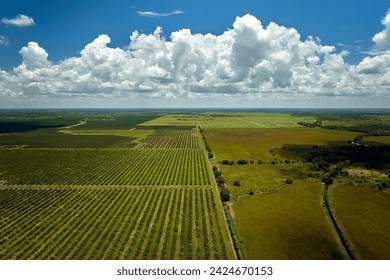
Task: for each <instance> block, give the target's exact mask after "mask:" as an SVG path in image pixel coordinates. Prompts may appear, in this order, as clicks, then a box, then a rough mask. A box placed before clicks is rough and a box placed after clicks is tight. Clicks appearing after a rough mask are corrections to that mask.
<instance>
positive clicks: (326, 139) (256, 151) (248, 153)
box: [205, 128, 358, 163]
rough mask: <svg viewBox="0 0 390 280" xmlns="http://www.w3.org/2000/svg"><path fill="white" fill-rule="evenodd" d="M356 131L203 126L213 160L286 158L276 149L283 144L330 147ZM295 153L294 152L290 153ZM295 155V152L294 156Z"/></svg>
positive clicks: (354, 135)
mask: <svg viewBox="0 0 390 280" xmlns="http://www.w3.org/2000/svg"><path fill="white" fill-rule="evenodd" d="M357 134H358V133H357V132H351V131H339V130H329V129H320V128H258V129H253V128H251V129H206V130H205V135H206V138H207V142H208V143H209V145H210V146H211V149H212V150H213V152H214V154H215V161H216V162H219V161H222V160H224V159H227V160H234V161H237V160H240V159H245V160H254V161H255V163H257V161H258V160H263V161H267V162H270V161H273V160H275V158H276V160H282V159H283V160H284V159H289V157H286V155H282V153H280V152H278V150H280V149H282V148H283V146H298V145H299V146H308V147H311V146H313V145H318V146H329V145H340V144H346V143H347V141H348V140H351V139H353V138H354V137H356V135H357ZM291 156H294V155H291ZM295 157H296V155H295Z"/></svg>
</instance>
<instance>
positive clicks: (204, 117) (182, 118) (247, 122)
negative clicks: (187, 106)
mask: <svg viewBox="0 0 390 280" xmlns="http://www.w3.org/2000/svg"><path fill="white" fill-rule="evenodd" d="M313 121H315V119H314V118H313V117H307V116H305V117H297V116H292V115H290V114H285V113H229V114H227V113H202V114H171V115H164V116H161V117H159V118H156V119H153V120H150V121H147V122H145V123H143V124H142V125H146V126H159V125H171V126H177V125H178V126H181V125H183V126H188V125H194V126H200V127H202V128H271V127H299V125H298V124H297V123H298V122H313Z"/></svg>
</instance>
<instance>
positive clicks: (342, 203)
mask: <svg viewBox="0 0 390 280" xmlns="http://www.w3.org/2000/svg"><path fill="white" fill-rule="evenodd" d="M330 194H331V202H332V209H334V214H335V216H336V219H337V220H338V221H339V223H340V226H341V227H342V229H343V230H344V232H345V234H346V236H347V238H348V240H349V242H350V246H351V249H352V250H353V251H354V253H355V254H356V255H357V256H358V257H359V258H360V259H365V260H370V259H373V260H375V259H386V260H388V259H390V216H389V215H388V213H390V203H389V202H390V193H389V192H383V191H382V192H380V191H378V190H376V189H372V188H370V187H368V186H367V184H364V183H361V182H360V180H356V179H355V180H354V179H353V178H352V179H349V180H345V179H344V180H340V182H337V183H336V184H335V185H334V186H332V188H331V192H330Z"/></svg>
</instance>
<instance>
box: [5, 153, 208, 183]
mask: <svg viewBox="0 0 390 280" xmlns="http://www.w3.org/2000/svg"><path fill="white" fill-rule="evenodd" d="M0 157H1V158H2V161H1V162H0V181H1V182H3V184H7V185H103V186H104V185H107V186H111V185H127V186H171V185H179V186H193V185H198V186H202V185H206V186H207V185H210V184H211V183H210V175H209V171H208V167H207V164H206V160H205V155H204V152H203V151H201V150H195V149H192V150H191V149H181V150H172V149H166V150H162V149H160V150H150V149H149V150H143V149H142V150H140V149H134V150H131V149H125V150H118V149H114V150H96V149H0ZM21 159H23V160H21Z"/></svg>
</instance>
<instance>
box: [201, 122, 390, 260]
mask: <svg viewBox="0 0 390 280" xmlns="http://www.w3.org/2000/svg"><path fill="white" fill-rule="evenodd" d="M358 134H359V133H358V132H352V131H342V130H329V129H321V128H258V129H252V128H251V129H216V128H212V129H205V136H206V139H207V143H208V144H209V145H210V147H211V149H212V152H213V154H214V158H213V162H214V164H215V165H216V166H218V168H219V170H220V171H221V172H222V176H223V178H224V181H225V182H226V185H227V187H228V189H229V192H230V202H229V203H228V204H229V205H230V211H231V213H232V218H233V220H234V221H235V223H236V225H237V231H238V236H237V238H238V239H239V240H241V241H242V242H241V244H242V245H243V250H244V251H245V254H246V257H247V258H250V259H338V258H348V256H347V254H346V252H345V251H344V249H343V246H342V244H341V242H340V239H339V238H338V235H337V232H336V230H335V228H334V226H333V225H332V222H331V220H330V217H329V216H328V214H327V211H326V208H325V206H324V204H323V194H324V185H323V183H322V181H321V180H322V178H324V177H326V176H329V175H327V174H330V173H331V172H332V170H335V168H336V165H337V162H334V163H332V162H331V163H330V164H327V166H329V167H327V168H328V170H322V169H320V168H319V166H320V165H319V164H318V162H319V161H320V160H321V158H322V157H325V158H327V157H329V158H331V159H332V158H336V159H337V156H335V153H336V155H338V156H339V157H340V158H344V157H349V156H352V155H353V154H351V153H353V151H354V148H353V147H351V144H349V145H350V146H346V145H348V144H347V143H348V140H351V139H354V138H355V137H356V136H357V135H358ZM341 147H344V148H341ZM355 149H357V150H359V149H371V148H370V147H363V146H362V147H361V148H359V147H357V148H355ZM382 150H383V149H382ZM363 151H364V150H363ZM371 153H372V152H368V151H367V163H370V161H369V160H371V159H369V155H371ZM309 155H310V158H311V161H308V158H309ZM363 155H364V154H363ZM316 157H317V159H316ZM376 157H377V159H378V160H379V159H380V156H378V155H377V156H376ZM351 158H352V159H355V157H351ZM239 160H246V164H239V163H238V161H239ZM316 160H318V162H317V161H316ZM222 161H226V163H227V164H222ZM343 164H344V163H343ZM355 164H356V165H357V166H361V165H362V164H363V163H359V162H356V163H355ZM382 166H383V167H384V166H385V165H382ZM351 167H352V166H351ZM351 167H350V168H351ZM364 170H365V169H364ZM368 173H369V179H367V180H373V178H374V176H376V177H375V181H376V183H375V184H374V183H372V184H370V186H372V187H373V188H377V189H374V190H372V192H374V193H376V195H377V196H378V197H380V198H381V199H382V201H381V203H382V204H383V203H385V202H386V203H389V202H390V201H389V196H388V194H387V193H386V192H385V191H379V190H378V184H381V182H382V183H383V182H387V181H389V180H388V178H387V175H386V171H385V170H382V171H381V172H376V173H375V172H374V171H373V170H371V171H370V172H368ZM332 174H333V173H332ZM335 174H339V171H338V173H335ZM373 174H374V175H373ZM375 174H378V175H375ZM334 176H337V175H334ZM339 176H341V175H339ZM337 178H338V177H335V178H334V180H337ZM287 179H290V180H291V182H292V183H291V184H287V183H286V181H287ZM378 182H379V183H378ZM389 182H390V181H389ZM365 184H366V185H368V183H365ZM385 184H386V183H385ZM387 184H388V183H387ZM331 191H332V192H333V186H331ZM345 195H346V196H347V195H348V193H345ZM358 197H360V198H362V197H363V194H362V193H360V194H358V195H357V196H356V198H358ZM330 201H331V205H332V206H333V205H334V204H332V202H333V193H332V196H331V198H330ZM343 202H344V200H342V199H340V201H338V203H339V207H340V209H342V208H343V206H342V205H343ZM334 203H336V201H335V202H334ZM370 206H371V207H372V210H370V209H366V210H365V211H366V212H368V213H370V214H369V215H378V216H379V218H378V217H377V218H376V219H371V220H370V219H368V218H366V224H365V225H366V226H367V227H371V226H373V227H375V224H376V223H377V222H380V223H381V224H382V225H385V224H386V225H387V224H388V221H389V220H388V218H387V217H388V215H387V214H385V213H389V209H383V206H381V204H378V205H376V203H371V204H370ZM339 211H340V210H338V211H337V209H335V211H334V212H335V213H336V214H337V213H339ZM351 212H353V211H351ZM339 216H340V215H338V216H337V217H339ZM343 219H345V218H344V217H340V220H341V221H340V224H341V225H342V226H343V228H344V225H343V223H342V220H343ZM381 233H382V235H383V236H385V238H388V239H389V238H390V235H389V232H387V233H386V232H385V231H384V230H383V229H382V231H381ZM346 234H348V232H347V231H346ZM353 234H355V235H359V234H357V233H356V232H355V231H354V233H353ZM363 235H364V234H363ZM363 235H362V236H363ZM348 237H349V235H348ZM370 238H372V239H375V237H374V236H371V237H370ZM380 242H381V241H376V242H373V243H374V244H375V243H380ZM368 245H369V242H368V241H367V242H366V244H363V243H362V242H361V243H359V244H358V245H357V247H358V248H359V247H362V248H359V249H356V252H358V251H359V250H365V249H364V248H365V247H366V246H368ZM372 251H373V253H372V255H371V256H368V255H362V254H356V257H357V258H362V259H366V258H379V259H383V258H387V257H385V256H386V253H384V250H382V252H380V251H378V250H375V249H373V250H372Z"/></svg>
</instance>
